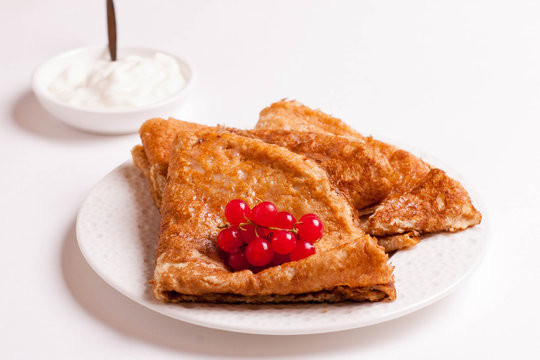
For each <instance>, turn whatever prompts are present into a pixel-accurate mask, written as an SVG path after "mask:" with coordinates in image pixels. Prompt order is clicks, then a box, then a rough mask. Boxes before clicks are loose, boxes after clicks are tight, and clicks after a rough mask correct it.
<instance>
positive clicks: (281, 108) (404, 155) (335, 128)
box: [255, 100, 430, 210]
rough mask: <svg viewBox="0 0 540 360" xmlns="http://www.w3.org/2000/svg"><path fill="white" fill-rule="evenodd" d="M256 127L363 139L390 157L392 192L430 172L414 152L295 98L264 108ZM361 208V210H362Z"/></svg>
mask: <svg viewBox="0 0 540 360" xmlns="http://www.w3.org/2000/svg"><path fill="white" fill-rule="evenodd" d="M255 128H256V129H283V130H290V131H310V132H323V133H327V134H334V135H341V136H348V137H352V138H356V139H360V140H363V141H364V142H365V143H366V144H367V145H369V146H370V147H371V148H372V149H373V150H374V151H376V152H378V153H379V154H380V155H382V156H384V157H385V158H386V159H388V162H389V163H390V165H391V166H392V167H393V168H394V170H395V172H396V175H397V179H396V181H395V183H394V190H393V191H396V192H397V191H400V190H401V189H405V190H406V189H410V188H411V187H412V186H414V185H415V184H416V183H417V182H418V181H419V180H421V179H423V178H424V177H425V176H426V175H427V173H428V172H429V169H430V166H429V165H428V164H427V163H425V162H424V161H422V159H420V158H418V157H416V156H414V155H413V154H411V153H409V152H407V151H405V150H401V149H399V148H397V147H395V146H393V145H390V144H387V143H384V142H382V141H379V140H376V139H373V138H372V137H365V136H363V135H361V134H360V133H358V132H357V131H355V130H354V129H352V128H351V127H350V126H349V125H347V124H345V123H344V122H343V121H341V120H340V119H338V118H336V117H333V116H330V115H328V114H325V113H323V112H322V111H320V110H313V109H310V108H309V107H307V106H305V105H303V104H302V103H300V102H298V101H295V100H289V101H288V100H281V101H278V102H276V103H273V104H272V105H270V106H269V107H266V108H264V109H263V110H262V111H261V113H260V115H259V121H258V122H257V125H256V126H255ZM359 210H360V209H359Z"/></svg>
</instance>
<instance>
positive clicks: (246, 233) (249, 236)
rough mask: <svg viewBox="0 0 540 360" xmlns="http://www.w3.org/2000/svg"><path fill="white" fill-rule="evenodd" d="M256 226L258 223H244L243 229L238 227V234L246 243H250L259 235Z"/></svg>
mask: <svg viewBox="0 0 540 360" xmlns="http://www.w3.org/2000/svg"><path fill="white" fill-rule="evenodd" d="M255 227H256V225H253V224H247V225H242V229H243V230H242V229H240V228H238V234H239V235H240V239H242V241H243V242H245V243H246V244H249V243H250V242H252V241H253V240H254V239H255V238H256V237H257V234H255Z"/></svg>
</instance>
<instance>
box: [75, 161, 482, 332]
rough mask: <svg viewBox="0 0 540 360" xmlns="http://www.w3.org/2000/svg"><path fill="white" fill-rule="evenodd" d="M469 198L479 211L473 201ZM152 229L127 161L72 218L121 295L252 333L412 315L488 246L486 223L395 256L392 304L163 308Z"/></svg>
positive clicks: (148, 207)
mask: <svg viewBox="0 0 540 360" xmlns="http://www.w3.org/2000/svg"><path fill="white" fill-rule="evenodd" d="M469 190H470V189H469ZM471 195H473V194H471ZM473 200H474V202H475V205H476V206H478V205H480V204H479V203H478V199H476V198H474V197H473ZM480 208H481V207H480ZM158 229H159V214H158V212H157V210H156V208H155V207H154V205H153V203H152V199H151V198H150V195H149V191H148V185H147V182H146V179H145V178H144V177H143V176H142V174H141V173H140V171H139V170H138V169H137V168H135V167H134V166H133V165H132V164H131V162H126V163H124V164H122V165H120V166H119V167H118V168H116V169H115V170H113V171H112V172H111V173H109V174H108V175H107V176H106V177H105V178H103V179H102V180H101V181H100V182H99V183H98V184H97V185H96V187H95V188H94V189H93V190H92V192H91V193H90V195H89V196H88V198H87V199H86V201H85V202H84V204H83V206H82V208H81V210H80V212H79V215H78V218H77V239H78V242H79V247H80V248H81V251H82V253H83V255H84V257H85V258H86V260H87V261H88V263H89V264H90V266H91V267H92V268H93V269H94V270H95V271H96V272H97V273H98V274H99V275H100V276H101V277H102V278H103V279H104V280H105V281H106V282H108V283H109V284H110V285H111V286H112V287H114V288H116V289H117V290H118V291H120V292H121V293H123V294H124V295H126V296H127V297H129V298H131V299H133V300H134V301H136V302H138V303H140V304H142V305H144V306H146V307H148V308H150V309H152V310H155V311H157V312H159V313H162V314H164V315H167V316H170V317H172V318H175V319H179V320H183V321H186V322H189V323H193V324H197V325H202V326H207V327H211V328H216V329H222V330H229V331H236V332H244V333H254V334H280V335H284V334H316V333H326V332H333V331H339V330H345V329H352V328H358V327H362V326H367V325H372V324H376V323H380V322H383V321H387V320H391V319H394V318H397V317H399V316H403V315H405V314H408V313H411V312H413V311H415V310H418V309H420V308H422V307H425V306H427V305H429V304H431V303H433V302H435V301H436V300H439V299H441V298H442V297H443V296H445V295H447V294H448V293H449V292H450V291H451V290H452V289H453V288H455V287H456V285H457V284H458V283H459V282H461V281H462V280H463V279H464V278H465V277H466V276H467V275H469V274H470V273H471V272H472V271H473V270H474V269H475V267H476V266H477V265H478V263H479V262H480V260H481V259H482V257H483V254H484V252H485V250H486V246H487V243H488V236H487V230H486V229H487V226H486V224H485V221H484V222H483V223H482V224H481V225H479V226H475V227H473V228H471V229H468V230H466V231H463V232H458V233H454V234H435V235H431V236H428V237H427V238H425V239H424V240H423V241H421V242H420V244H418V245H417V246H416V247H414V248H413V249H410V250H405V251H400V252H398V253H397V254H395V255H394V256H393V257H392V258H391V260H390V261H391V263H392V264H393V265H394V266H395V270H394V275H395V286H396V290H397V299H396V300H395V301H394V302H390V303H341V304H304V305H302V304H296V305H260V306H257V305H219V304H217V305H216V304H191V303H189V304H187V303H186V304H162V303H159V302H157V301H156V300H154V298H153V296H152V293H151V288H150V285H149V284H148V280H149V279H151V278H152V272H153V266H154V253H155V248H156V243H157V238H158Z"/></svg>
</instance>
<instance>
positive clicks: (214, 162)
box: [139, 129, 395, 303]
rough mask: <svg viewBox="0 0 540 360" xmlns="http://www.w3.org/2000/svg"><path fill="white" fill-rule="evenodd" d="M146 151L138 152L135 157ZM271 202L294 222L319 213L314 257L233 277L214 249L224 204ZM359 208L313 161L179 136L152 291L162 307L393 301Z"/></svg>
mask: <svg viewBox="0 0 540 360" xmlns="http://www.w3.org/2000/svg"><path fill="white" fill-rule="evenodd" d="M139 154H140V153H139ZM236 198H239V199H244V200H245V201H246V202H247V203H248V204H249V205H250V206H254V205H255V204H257V203H259V202H260V201H263V200H267V201H272V202H274V203H275V204H276V206H277V207H278V209H287V210H288V211H290V212H292V213H293V214H294V215H295V216H301V215H302V214H306V213H311V212H313V213H316V214H318V215H319V217H320V218H321V220H322V222H323V223H324V225H325V234H324V235H323V237H322V238H321V239H320V240H318V241H317V242H316V243H315V247H316V249H317V252H316V254H315V255H313V256H310V257H308V258H305V259H302V260H300V261H294V262H289V263H285V264H283V265H280V266H275V267H271V268H268V269H266V270H263V271H261V272H258V273H253V272H252V271H251V270H243V271H237V272H231V271H230V270H229V268H228V267H227V266H226V265H225V264H224V261H223V259H222V255H221V254H220V252H219V250H218V247H217V245H216V241H215V240H216V236H217V234H218V232H219V229H218V225H219V224H222V223H224V222H226V219H225V217H224V207H225V205H226V204H227V202H228V201H230V200H232V199H236ZM387 260H388V257H387V255H386V254H385V253H384V251H383V249H382V248H381V247H379V246H378V245H377V243H376V241H375V239H374V238H372V237H370V236H369V235H366V234H365V233H363V232H362V230H360V228H359V225H358V220H357V217H356V213H355V211H354V209H353V208H352V207H351V206H350V203H349V202H348V201H347V199H346V198H345V197H344V196H342V195H341V193H339V192H338V191H337V190H336V189H335V188H334V187H333V185H332V184H331V182H330V181H329V178H328V175H327V174H326V172H325V171H324V170H322V169H321V168H320V167H319V166H317V165H316V164H315V163H314V162H313V161H311V160H309V159H307V158H306V157H304V156H302V155H298V154H295V153H293V152H291V151H289V150H287V149H285V148H283V147H280V146H276V145H272V144H267V143H265V142H262V141H260V140H256V139H250V138H247V137H243V136H238V135H235V134H232V133H229V132H224V131H221V130H216V129H203V130H198V131H182V130H181V131H180V132H179V134H178V137H177V140H176V143H175V146H174V148H173V150H172V152H171V160H170V165H169V169H168V179H167V183H166V186H165V191H164V195H163V198H162V206H161V226H160V236H159V245H158V250H157V260H156V268H155V272H154V279H153V291H154V295H155V297H156V298H157V299H158V300H161V301H172V302H176V301H198V302H230V303H237V302H243V303H275V302H304V301H310V302H322V301H326V302H337V301H343V300H354V301H364V300H369V301H380V300H393V299H394V298H395V289H394V286H393V275H392V267H391V266H389V265H388V264H387Z"/></svg>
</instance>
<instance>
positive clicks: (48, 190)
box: [0, 0, 540, 360]
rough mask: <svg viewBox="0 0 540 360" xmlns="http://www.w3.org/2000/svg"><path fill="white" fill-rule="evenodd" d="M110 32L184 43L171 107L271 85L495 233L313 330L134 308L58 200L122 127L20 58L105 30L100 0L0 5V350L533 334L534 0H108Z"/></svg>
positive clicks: (82, 194) (427, 340) (537, 53)
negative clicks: (363, 313) (47, 95)
mask: <svg viewBox="0 0 540 360" xmlns="http://www.w3.org/2000/svg"><path fill="white" fill-rule="evenodd" d="M115 4H116V9H117V12H118V27H119V38H118V40H119V44H125V45H126V46H127V45H137V46H145V47H153V48H159V49H163V50H164V51H167V50H168V51H170V52H173V53H175V54H178V55H179V56H181V57H186V58H189V59H190V63H192V64H193V65H194V66H195V67H196V68H197V71H198V74H199V78H198V82H197V84H196V86H195V87H194V89H193V93H192V95H191V97H190V100H189V101H188V103H186V105H185V107H184V108H183V109H182V110H181V111H180V112H178V113H175V114H171V115H176V116H178V117H180V118H184V119H186V120H191V121H198V122H201V123H207V124H215V123H217V122H220V123H225V124H227V125H231V126H239V127H241V126H245V127H248V126H252V125H253V124H254V123H255V121H256V118H257V114H258V111H259V110H260V109H261V108H263V107H264V106H266V105H267V104H269V103H270V102H272V101H275V100H277V99H279V98H282V97H285V96H288V97H290V98H296V99H298V100H300V101H303V102H304V103H306V104H307V105H310V106H314V107H320V108H321V109H323V110H325V111H327V112H330V113H332V114H335V115H337V116H339V117H341V118H343V119H345V120H346V121H347V122H348V123H349V124H351V125H352V126H354V127H355V128H356V129H358V130H359V131H361V132H363V133H365V134H369V133H377V134H385V135H386V136H387V137H388V138H391V139H396V140H398V141H401V142H403V143H404V144H411V145H413V146H414V147H416V148H419V149H422V150H425V151H427V152H429V153H430V154H432V155H433V156H435V157H436V158H438V159H441V160H443V161H445V162H447V163H448V164H449V165H450V166H451V167H452V168H453V169H455V170H457V171H458V172H459V173H462V174H464V175H466V178H467V179H468V180H469V181H470V183H471V185H472V186H474V188H475V189H477V190H478V191H479V192H480V194H481V197H482V198H483V199H484V201H485V206H486V208H487V210H488V211H487V212H486V213H485V214H484V215H485V216H489V218H490V219H491V220H492V221H491V224H492V229H491V230H492V231H491V234H492V236H493V238H492V240H491V246H490V248H489V250H488V253H487V254H486V257H485V259H484V261H483V262H482V264H481V265H480V267H479V268H478V269H477V271H476V272H475V273H474V274H473V275H472V276H471V277H469V278H468V279H467V280H466V281H465V282H464V283H463V284H462V285H461V286H459V287H458V288H457V289H456V291H455V292H453V293H452V294H451V295H449V296H448V297H446V298H445V299H443V300H441V301H439V302H437V303H436V304H434V305H431V306H429V307H427V308H425V309H423V310H420V311H418V312H415V313H413V314H410V315H407V316H404V317H402V318H399V319H396V320H392V321H389V322H385V323H383V324H379V325H375V326H370V327H365V328H361V329H357V330H350V331H343V332H337V333H332V334H323V335H306V336H272V337H269V336H260V335H242V334H235V333H228V332H223V331H219V330H211V329H206V328H202V327H198V326H194V325H189V324H185V323H182V322H180V321H177V320H173V319H169V318H167V317H165V316H162V315H159V314H156V313H154V312H153V311H150V310H147V309H145V308H144V307H142V306H141V305H139V304H136V303H135V302H133V301H131V300H130V299H128V298H126V297H125V296H124V295H122V294H120V293H119V292H117V291H116V290H114V289H112V288H111V287H110V286H109V285H108V284H106V283H105V282H104V281H103V280H102V279H101V278H100V277H99V276H98V275H96V273H95V272H94V271H93V270H92V269H91V268H90V267H89V265H88V264H87V263H86V261H85V260H84V259H83V257H82V255H81V253H80V251H79V249H78V247H77V244H76V239H75V230H74V224H75V216H76V214H77V211H78V209H79V208H80V206H81V204H82V201H83V200H84V199H85V198H86V196H87V195H88V193H89V191H90V189H91V188H92V186H94V184H96V183H97V182H98V181H99V179H101V178H102V177H103V176H104V175H105V174H107V173H108V172H109V171H111V170H112V169H113V168H114V167H115V166H116V165H118V164H120V163H121V162H123V161H124V160H125V159H126V158H127V157H128V156H129V149H130V148H131V146H132V145H133V144H135V143H137V142H138V139H137V136H136V135H128V136H118V137H115V136H96V135H89V134H84V133H80V132H78V131H75V130H72V129H71V128H69V127H66V126H65V125H63V124H62V123H61V122H59V121H57V120H55V119H54V118H52V117H51V116H50V115H48V114H47V113H46V112H45V111H44V110H43V109H42V108H41V107H40V106H39V104H38V103H37V101H36V99H35V97H34V96H33V95H32V94H31V90H30V85H31V84H30V79H31V75H32V72H33V71H34V69H35V68H36V67H37V66H38V65H39V64H40V63H42V62H44V61H45V60H47V59H49V58H51V57H52V56H54V55H56V54H59V53H61V52H63V51H67V50H69V49H72V48H76V47H79V46H86V45H91V44H96V43H99V42H101V41H103V43H105V41H106V32H105V29H106V28H105V5H104V4H103V3H102V2H100V1H93V0H84V1H83V0H80V1H67V0H58V1H37V0H33V1H30V0H26V1H11V2H1V5H0V10H1V11H0V29H1V31H0V39H1V40H2V41H1V43H2V49H3V50H2V56H1V57H0V62H1V63H0V69H2V81H0V150H1V151H0V159H1V160H2V176H0V189H2V190H1V192H2V194H1V199H2V202H1V204H2V205H1V206H0V219H1V224H2V226H1V227H0V239H1V240H2V244H3V249H2V250H3V251H2V260H1V261H0V282H1V289H2V296H1V300H0V301H1V304H2V306H0V319H2V326H1V327H0V333H1V335H2V336H0V358H2V359H4V358H6V359H40V358H49V359H51V358H54V359H73V358H77V359H96V358H101V359H104V358H106V359H124V358H129V359H148V358H152V359H157V358H159V359H178V358H181V359H214V358H215V359H217V358H228V359H238V358H241V359H253V358H264V359H271V358H276V357H280V358H287V359H299V358H302V359H310V360H314V359H325V360H327V359H359V358H363V359H389V358H391V359H408V358H413V357H414V358H415V359H433V358H437V359H455V358H469V357H472V356H476V357H479V358H488V357H489V358H491V359H508V358H516V359H517V358H520V359H530V358H534V357H535V355H537V354H538V334H539V333H540V312H539V307H538V298H539V297H540V287H539V286H538V285H537V282H538V279H539V278H540V265H539V262H538V256H537V254H538V253H539V250H540V241H539V239H538V238H539V235H538V230H537V229H538V228H540V189H539V184H540V151H539V150H538V136H539V134H540V131H539V130H540V129H539V125H538V124H539V122H540V120H539V119H540V45H539V44H540V22H539V21H538V14H539V13H540V3H539V2H538V1H497V0H492V1H487V0H484V1H474V0H457V1H446V2H441V1H427V0H426V1H416V0H411V1H363V2H360V1H350V2H343V1H332V2H323V1H268V2H255V1H247V0H246V1H234V2H220V1H211V2H209V1H173V0H171V1H163V0H157V1H127V0H117V1H116V2H115Z"/></svg>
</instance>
